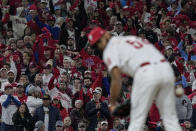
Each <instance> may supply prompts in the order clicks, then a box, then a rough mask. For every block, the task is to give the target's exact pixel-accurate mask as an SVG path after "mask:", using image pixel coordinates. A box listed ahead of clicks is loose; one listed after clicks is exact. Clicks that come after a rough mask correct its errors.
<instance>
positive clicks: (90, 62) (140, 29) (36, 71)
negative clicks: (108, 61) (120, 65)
mask: <svg viewBox="0 0 196 131" xmlns="http://www.w3.org/2000/svg"><path fill="white" fill-rule="evenodd" d="M0 2H1V3H0V6H1V8H0V18H1V21H0V52H1V53H0V83H1V92H0V94H1V96H0V103H1V111H0V112H1V128H0V129H1V131H12V130H15V131H23V130H25V131H32V130H35V131H54V130H56V131H85V130H87V131H95V130H97V131H108V130H112V131H126V129H127V127H128V124H129V122H130V121H131V118H129V117H128V118H117V117H113V116H111V114H110V112H109V109H108V103H109V95H110V93H109V86H110V84H109V83H110V76H109V74H108V73H107V69H106V67H105V65H104V63H103V61H102V60H101V52H99V51H97V50H94V49H92V48H90V46H89V44H88V39H87V35H88V33H89V31H90V30H91V29H92V28H94V27H96V26H101V27H103V28H105V29H107V30H108V31H110V32H111V34H112V35H113V36H126V35H137V36H140V37H142V38H144V39H148V40H149V41H150V42H151V43H152V44H154V45H155V46H156V48H157V49H159V50H160V51H161V52H162V53H163V54H164V55H165V57H166V58H167V59H168V61H169V62H170V63H171V64H172V67H173V69H174V72H175V75H176V87H183V89H184V95H183V96H179V97H177V98H176V107H177V113H178V117H179V122H180V124H181V126H182V128H183V130H184V131H193V130H194V131H195V130H196V79H195V78H196V0H1V1H0ZM111 55H112V54H111ZM160 75H161V74H160ZM122 77H123V84H122V86H123V90H122V92H121V97H120V98H119V102H123V101H124V100H125V99H128V98H130V94H129V93H130V92H131V84H132V79H131V78H129V77H127V76H126V75H124V74H122ZM144 86H145V85H144ZM168 109H169V108H168ZM144 130H146V131H147V130H155V131H161V130H164V126H163V123H162V121H161V118H160V116H159V113H158V110H157V108H156V105H155V104H153V105H152V107H151V109H150V112H149V115H148V119H147V121H146V124H145V126H144Z"/></svg>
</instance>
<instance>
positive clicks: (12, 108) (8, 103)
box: [0, 85, 20, 131]
mask: <svg viewBox="0 0 196 131" xmlns="http://www.w3.org/2000/svg"><path fill="white" fill-rule="evenodd" d="M5 92H6V94H5V95H2V96H1V97H0V103H1V105H2V117H1V121H2V124H1V131H13V128H14V126H13V125H14V123H13V121H12V117H13V114H14V113H15V112H16V110H17V107H18V106H20V101H19V100H18V97H17V96H13V93H14V90H13V87H12V86H11V85H7V86H5Z"/></svg>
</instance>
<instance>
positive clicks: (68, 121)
mask: <svg viewBox="0 0 196 131" xmlns="http://www.w3.org/2000/svg"><path fill="white" fill-rule="evenodd" d="M71 124H72V122H71V118H70V117H69V116H68V117H66V118H65V119H64V131H74V129H73V127H72V125H71Z"/></svg>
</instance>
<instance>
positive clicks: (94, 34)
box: [88, 27, 106, 46]
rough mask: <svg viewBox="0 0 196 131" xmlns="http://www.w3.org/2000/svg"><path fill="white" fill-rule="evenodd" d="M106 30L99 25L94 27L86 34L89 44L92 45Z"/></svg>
mask: <svg viewBox="0 0 196 131" xmlns="http://www.w3.org/2000/svg"><path fill="white" fill-rule="evenodd" d="M105 32H106V30H104V29H102V28H101V27H95V28H94V29H93V30H92V31H91V32H90V33H89V35H88V40H89V43H90V45H91V46H93V45H94V44H95V43H96V42H97V41H98V40H99V39H100V38H101V37H102V36H103V35H104V33H105Z"/></svg>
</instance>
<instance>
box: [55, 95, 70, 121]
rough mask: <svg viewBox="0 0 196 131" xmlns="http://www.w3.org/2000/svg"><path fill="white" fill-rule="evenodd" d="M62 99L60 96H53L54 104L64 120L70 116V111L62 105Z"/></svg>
mask: <svg viewBox="0 0 196 131" xmlns="http://www.w3.org/2000/svg"><path fill="white" fill-rule="evenodd" d="M60 99H61V97H60V96H55V97H53V100H52V106H54V107H56V108H57V109H58V110H59V112H60V114H61V118H62V120H64V119H65V117H67V116H68V111H67V110H66V109H65V108H64V107H63V106H62V104H61V101H60Z"/></svg>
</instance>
